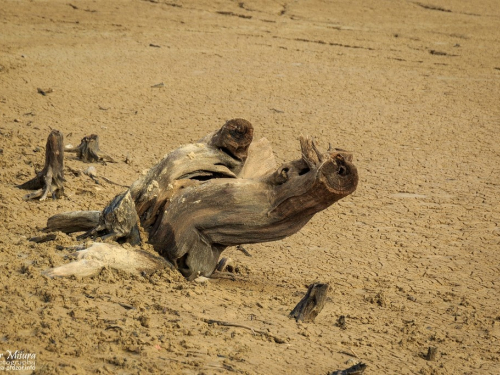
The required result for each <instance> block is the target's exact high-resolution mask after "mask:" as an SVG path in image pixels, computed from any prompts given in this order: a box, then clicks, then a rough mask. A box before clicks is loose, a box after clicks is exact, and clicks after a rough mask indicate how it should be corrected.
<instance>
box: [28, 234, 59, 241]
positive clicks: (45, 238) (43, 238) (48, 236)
mask: <svg viewBox="0 0 500 375" xmlns="http://www.w3.org/2000/svg"><path fill="white" fill-rule="evenodd" d="M56 238H57V235H56V234H54V233H51V234H46V235H44V236H35V237H31V238H30V239H29V240H28V241H30V242H35V243H44V242H49V241H54V240H55V239H56Z"/></svg>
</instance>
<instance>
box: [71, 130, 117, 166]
mask: <svg viewBox="0 0 500 375" xmlns="http://www.w3.org/2000/svg"><path fill="white" fill-rule="evenodd" d="M66 152H74V153H76V156H77V157H78V159H80V160H81V161H83V162H85V163H93V162H98V161H104V162H106V161H107V162H110V163H116V162H115V160H114V159H113V158H112V157H111V156H109V155H108V154H105V153H104V152H102V151H101V149H100V148H99V136H98V135H97V134H91V135H88V136H86V137H83V138H82V141H81V143H80V144H79V145H78V146H77V147H74V148H69V149H66Z"/></svg>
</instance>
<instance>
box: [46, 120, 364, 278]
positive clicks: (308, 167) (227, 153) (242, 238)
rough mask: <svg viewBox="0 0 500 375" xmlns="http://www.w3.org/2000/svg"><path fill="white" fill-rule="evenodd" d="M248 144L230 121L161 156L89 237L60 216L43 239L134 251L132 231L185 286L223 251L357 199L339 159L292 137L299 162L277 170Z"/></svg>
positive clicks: (207, 271)
mask: <svg viewBox="0 0 500 375" xmlns="http://www.w3.org/2000/svg"><path fill="white" fill-rule="evenodd" d="M252 140H253V126H252V125H251V124H250V123H249V122H248V121H246V120H243V119H233V120H229V121H228V122H226V123H225V124H224V125H223V126H222V127H221V128H220V129H219V130H217V131H215V132H213V133H210V134H209V135H207V136H206V137H204V138H202V139H201V140H199V141H198V142H196V143H193V144H188V145H184V146H181V147H179V148H177V149H175V150H174V151H172V152H170V153H169V154H167V155H166V156H165V157H164V158H163V159H162V160H161V161H160V162H159V163H158V164H156V165H155V166H153V167H152V168H151V169H150V170H149V171H148V173H146V174H145V175H144V176H142V177H141V178H139V179H138V180H137V181H135V182H134V183H133V184H132V185H131V186H130V188H129V189H128V190H127V191H125V192H124V193H122V194H119V195H118V196H116V197H115V198H114V199H113V200H112V202H111V203H110V204H109V205H108V206H107V207H106V208H105V209H104V210H103V211H102V212H101V213H100V215H99V218H98V223H97V224H96V225H95V226H94V227H93V228H91V229H89V228H88V225H82V227H81V228H76V227H75V225H74V222H75V221H76V222H77V221H79V220H78V219H77V220H75V221H73V223H67V221H65V219H63V218H62V217H61V215H63V216H64V215H66V217H67V215H73V218H74V219H75V218H77V217H78V216H79V215H80V214H78V213H70V214H68V213H64V214H58V215H55V216H54V217H52V218H51V219H49V222H48V223H47V228H46V231H48V232H51V231H53V230H61V231H63V232H66V233H70V232H78V231H87V232H86V234H85V236H90V237H93V238H95V237H101V238H102V239H104V240H107V241H111V240H112V241H116V242H119V243H122V242H129V243H132V244H134V243H138V242H139V241H141V240H142V241H143V240H144V239H141V238H140V231H138V227H139V226H140V227H142V229H143V230H144V231H143V233H145V234H146V235H147V237H148V238H147V241H148V242H149V243H150V244H152V246H153V248H154V249H155V251H156V252H157V253H158V254H159V255H161V256H162V257H164V258H165V259H166V260H168V261H169V262H170V263H172V264H173V265H174V267H175V268H176V269H177V270H178V271H179V272H181V273H182V275H184V277H186V278H187V279H188V280H193V279H195V278H196V277H198V276H205V277H209V276H210V275H212V273H213V272H214V270H215V269H216V266H217V263H218V260H219V257H220V255H221V253H222V252H223V251H224V249H226V248H227V247H229V246H237V245H243V244H251V243H259V242H268V241H275V240H280V239H283V238H285V237H287V236H290V235H292V234H294V233H296V232H298V231H299V230H300V229H301V228H302V227H303V226H304V225H305V224H306V223H307V222H308V221H309V220H310V219H311V218H312V217H313V216H314V215H315V214H316V213H317V212H319V211H322V210H324V209H326V208H327V207H329V206H330V205H332V204H333V203H335V202H336V201H338V200H339V199H342V198H344V197H346V196H348V195H349V194H351V193H352V192H354V191H355V189H356V186H357V183H358V174H357V170H356V167H355V166H354V165H353V164H352V155H351V154H350V153H348V152H346V151H342V150H331V149H330V150H328V151H326V152H321V151H319V149H318V147H317V145H316V143H315V142H314V141H313V139H312V138H309V137H300V148H301V157H300V158H299V159H297V160H293V161H290V162H286V163H284V164H282V165H281V166H277V164H276V161H275V159H274V155H273V152H272V149H271V146H270V144H269V142H268V141H267V140H266V139H265V138H263V139H261V140H259V141H257V142H252ZM94 217H95V216H94ZM65 222H66V223H67V225H68V228H64V223H65ZM56 223H57V226H55V225H53V224H56ZM82 223H85V224H87V223H88V221H87V220H83V221H82ZM69 227H71V228H69ZM56 228H57V229H56ZM116 267H117V268H119V265H118V264H116Z"/></svg>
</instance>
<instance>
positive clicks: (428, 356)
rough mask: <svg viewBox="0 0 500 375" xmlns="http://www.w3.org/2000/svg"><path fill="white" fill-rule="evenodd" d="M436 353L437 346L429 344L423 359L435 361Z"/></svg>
mask: <svg viewBox="0 0 500 375" xmlns="http://www.w3.org/2000/svg"><path fill="white" fill-rule="evenodd" d="M436 355H437V348H436V347H435V346H429V349H428V350H427V354H426V355H425V359H426V360H428V361H435V360H436Z"/></svg>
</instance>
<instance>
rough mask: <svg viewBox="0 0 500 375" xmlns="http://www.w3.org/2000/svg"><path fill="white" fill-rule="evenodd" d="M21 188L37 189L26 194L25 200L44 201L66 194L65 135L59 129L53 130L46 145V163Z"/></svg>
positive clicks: (19, 186)
mask: <svg viewBox="0 0 500 375" xmlns="http://www.w3.org/2000/svg"><path fill="white" fill-rule="evenodd" d="M17 187H18V188H19V189H26V190H36V191H35V192H33V193H30V194H27V195H25V196H24V198H23V199H24V200H30V199H36V198H39V200H41V201H43V200H45V199H47V196H49V194H50V196H51V197H52V198H53V199H56V198H61V197H62V196H63V194H64V150H63V135H62V133H61V132H60V131H59V130H52V131H51V132H50V134H49V136H48V138H47V144H46V146H45V165H44V167H43V169H42V170H41V171H40V172H38V173H37V175H36V177H34V178H33V179H31V180H29V181H27V182H25V183H24V184H21V185H18V186H17Z"/></svg>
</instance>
